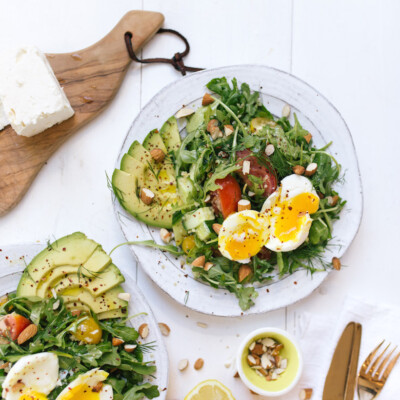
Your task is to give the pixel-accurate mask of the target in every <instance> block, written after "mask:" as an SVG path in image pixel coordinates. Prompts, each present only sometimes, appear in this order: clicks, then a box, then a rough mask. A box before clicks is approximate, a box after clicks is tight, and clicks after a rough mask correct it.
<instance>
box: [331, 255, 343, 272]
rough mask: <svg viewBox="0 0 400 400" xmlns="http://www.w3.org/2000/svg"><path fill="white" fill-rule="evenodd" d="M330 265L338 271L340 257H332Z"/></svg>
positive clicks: (340, 265)
mask: <svg viewBox="0 0 400 400" xmlns="http://www.w3.org/2000/svg"><path fill="white" fill-rule="evenodd" d="M332 266H333V268H334V269H336V271H340V268H341V267H342V263H341V262H340V259H339V258H337V257H333V258H332Z"/></svg>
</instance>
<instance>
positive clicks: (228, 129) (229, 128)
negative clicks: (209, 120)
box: [224, 125, 235, 136]
mask: <svg viewBox="0 0 400 400" xmlns="http://www.w3.org/2000/svg"><path fill="white" fill-rule="evenodd" d="M234 131H235V129H234V128H233V126H232V125H224V132H225V135H226V136H230V135H232V133H233V132H234Z"/></svg>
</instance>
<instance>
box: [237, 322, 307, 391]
mask: <svg viewBox="0 0 400 400" xmlns="http://www.w3.org/2000/svg"><path fill="white" fill-rule="evenodd" d="M265 337H271V338H273V339H275V340H277V341H278V342H280V343H282V344H283V346H284V347H283V349H282V355H283V357H284V358H287V360H288V366H287V368H286V371H285V372H283V373H282V375H280V376H279V378H278V379H277V380H275V381H267V380H266V379H264V378H262V377H261V376H259V375H258V374H256V372H255V371H253V370H252V369H251V368H250V367H249V366H248V364H247V355H248V353H249V350H248V349H249V346H250V344H251V343H252V342H254V341H255V340H257V339H261V338H265ZM236 366H237V370H238V373H239V375H240V378H241V380H242V381H243V383H244V384H245V385H246V386H247V387H248V388H249V389H250V390H252V391H253V392H255V393H258V394H260V395H262V396H269V397H277V396H282V395H284V394H286V393H288V392H290V390H292V389H293V387H294V386H296V384H297V382H298V381H299V379H300V376H301V374H302V371H303V357H302V355H301V352H300V348H299V345H298V344H297V341H296V339H295V338H294V337H293V336H292V335H291V334H290V333H288V332H286V331H284V330H283V329H279V328H269V327H267V328H260V329H257V330H255V331H253V332H251V333H249V334H248V335H247V336H246V338H245V339H244V340H243V342H242V343H241V344H240V346H239V349H238V352H237V356H236Z"/></svg>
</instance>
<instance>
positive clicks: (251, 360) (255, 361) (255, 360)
mask: <svg viewBox="0 0 400 400" xmlns="http://www.w3.org/2000/svg"><path fill="white" fill-rule="evenodd" d="M247 362H248V364H249V365H250V367H253V366H255V365H260V364H261V360H260V357H258V356H256V355H253V354H249V355H248V356H247Z"/></svg>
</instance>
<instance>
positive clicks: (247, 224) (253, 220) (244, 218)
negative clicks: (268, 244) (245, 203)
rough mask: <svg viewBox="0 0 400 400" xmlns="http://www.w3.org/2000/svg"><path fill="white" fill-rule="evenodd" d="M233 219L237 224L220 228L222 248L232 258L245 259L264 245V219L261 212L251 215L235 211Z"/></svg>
mask: <svg viewBox="0 0 400 400" xmlns="http://www.w3.org/2000/svg"><path fill="white" fill-rule="evenodd" d="M257 214H258V213H257ZM235 220H236V221H235V222H236V223H238V224H237V225H236V226H234V227H233V229H232V228H230V227H226V228H225V227H224V226H223V228H222V231H221V233H222V235H221V239H223V242H224V243H223V248H224V251H225V252H227V253H228V254H229V255H230V256H231V257H230V258H231V259H232V260H245V259H248V258H250V257H252V256H254V255H256V254H257V253H258V252H259V251H260V250H261V249H262V247H263V246H264V244H265V241H266V237H267V236H266V234H265V228H266V219H265V217H264V216H263V215H261V214H258V216H257V217H253V216H250V215H240V213H237V214H236V218H235Z"/></svg>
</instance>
